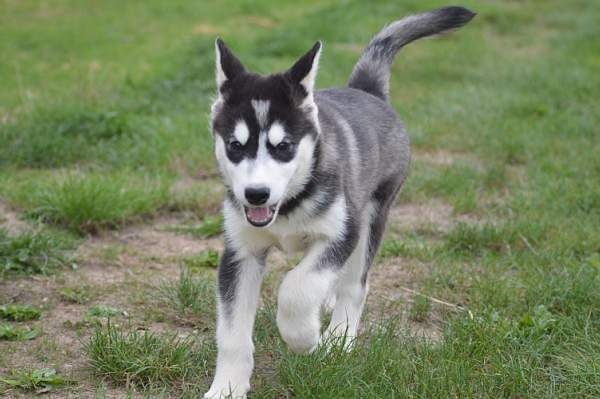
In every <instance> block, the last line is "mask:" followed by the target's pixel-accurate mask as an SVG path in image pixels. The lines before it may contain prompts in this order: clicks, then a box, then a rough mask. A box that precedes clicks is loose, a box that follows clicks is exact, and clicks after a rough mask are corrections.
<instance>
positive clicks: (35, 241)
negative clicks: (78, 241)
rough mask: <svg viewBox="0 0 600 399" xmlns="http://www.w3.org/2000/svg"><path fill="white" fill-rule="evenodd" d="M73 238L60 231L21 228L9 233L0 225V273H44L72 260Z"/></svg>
mask: <svg viewBox="0 0 600 399" xmlns="http://www.w3.org/2000/svg"><path fill="white" fill-rule="evenodd" d="M73 245H74V240H73V239H71V238H70V237H69V236H67V235H66V234H63V233H60V232H54V233H50V232H43V231H41V232H40V231H38V232H31V231H29V232H24V233H20V234H18V235H16V236H10V235H9V234H8V232H7V231H6V230H4V229H0V276H2V275H5V274H12V273H14V274H31V273H41V274H47V273H50V272H53V271H54V270H56V269H57V268H59V267H62V266H65V265H67V264H69V263H70V262H71V261H72V257H71V255H70V253H69V250H70V249H72V248H73Z"/></svg>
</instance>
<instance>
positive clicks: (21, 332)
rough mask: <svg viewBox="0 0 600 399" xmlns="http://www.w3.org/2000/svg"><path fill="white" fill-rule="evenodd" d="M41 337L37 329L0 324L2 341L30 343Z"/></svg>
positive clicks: (0, 338)
mask: <svg viewBox="0 0 600 399" xmlns="http://www.w3.org/2000/svg"><path fill="white" fill-rule="evenodd" d="M38 335H40V330H39V329H37V328H29V327H17V326H14V325H12V324H0V340H6V341H29V340H32V339H35V338H37V337H38Z"/></svg>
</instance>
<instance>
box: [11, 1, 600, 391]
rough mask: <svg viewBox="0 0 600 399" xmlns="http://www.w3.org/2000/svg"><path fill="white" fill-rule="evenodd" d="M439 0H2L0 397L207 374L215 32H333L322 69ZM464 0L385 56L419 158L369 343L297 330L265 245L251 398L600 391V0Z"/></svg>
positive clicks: (336, 65) (326, 72) (386, 262)
mask: <svg viewBox="0 0 600 399" xmlns="http://www.w3.org/2000/svg"><path fill="white" fill-rule="evenodd" d="M446 4H447V3H444V2H441V1H438V0H422V1H415V0H406V1H394V2H391V1H371V2H365V1H358V0H347V1H343V2H337V1H332V0H324V1H312V0H311V1H307V2H297V1H296V2H291V1H289V2H288V1H285V2H275V1H266V0H265V1H258V2H254V1H253V2H250V1H229V0H227V1H203V2H199V1H197V2H174V1H167V0H147V1H128V2H118V1H115V0H107V1H102V2H96V1H91V0H85V1H75V0H59V1H52V2H51V1H34V0H0V9H1V10H2V12H1V13H0V59H2V62H0V81H1V82H2V90H0V396H1V395H2V394H4V395H5V396H6V397H9V398H12V397H15V398H20V397H23V398H25V397H30V396H31V395H32V394H33V393H34V392H49V393H47V395H49V396H50V397H58V398H62V397H100V398H102V397H125V396H127V395H129V397H165V398H172V397H186V398H187V397H189V398H192V397H199V396H200V395H201V394H202V393H203V392H205V391H206V390H207V388H208V385H209V383H210V378H211V376H212V373H213V367H214V360H215V353H216V352H215V351H216V349H215V345H214V342H213V334H214V327H215V326H214V317H215V303H214V281H215V265H216V263H217V261H218V251H220V250H221V249H222V242H221V237H220V218H219V216H218V212H219V206H220V201H221V197H222V193H223V188H222V186H221V184H220V183H219V180H218V176H217V173H216V168H215V165H214V161H213V156H212V140H211V134H210V131H209V128H208V121H207V116H208V112H209V106H210V103H211V98H212V96H213V95H214V93H215V87H214V76H213V74H214V47H213V46H214V39H215V37H216V36H221V37H223V38H224V39H225V40H226V42H227V43H228V44H229V45H230V47H231V48H233V49H234V51H235V52H236V54H238V55H239V56H240V58H241V59H242V60H243V61H244V63H245V64H246V65H247V66H248V67H249V68H251V69H253V70H256V71H259V72H263V73H268V72H273V71H280V70H283V69H285V68H287V67H289V66H290V65H291V64H292V62H293V61H294V60H295V59H296V58H297V57H298V56H299V55H301V54H303V53H304V51H306V50H307V49H308V48H310V46H311V45H312V44H313V43H314V41H315V40H317V39H322V40H323V42H324V52H323V56H322V57H321V66H320V71H319V76H318V79H317V86H318V87H321V88H324V87H328V86H334V85H343V84H345V81H346V79H347V77H348V75H349V73H350V71H351V69H352V66H353V64H354V62H355V61H356V60H357V58H358V56H359V54H360V51H361V49H362V47H363V45H364V44H365V43H366V42H367V41H368V39H369V38H370V37H371V36H372V35H373V34H374V33H375V32H376V31H377V30H378V29H379V28H380V27H381V26H383V25H384V24H386V23H388V22H391V21H392V20H393V19H395V18H399V17H401V16H404V15H406V14H408V13H411V12H417V11H422V10H426V9H430V8H434V7H438V6H442V5H446ZM462 4H463V5H465V6H467V7H469V8H471V9H473V10H474V11H476V12H477V13H478V16H477V17H476V18H475V19H474V20H473V21H472V22H471V23H470V24H469V25H468V26H466V27H465V28H462V29H460V30H459V31H457V32H454V33H452V34H450V35H447V36H443V37H438V38H433V39H431V40H424V41H421V42H418V43H414V44H411V45H410V46H408V47H406V48H405V49H403V50H402V51H401V53H400V54H399V55H398V57H397V60H396V63H395V65H394V68H393V72H392V82H391V98H392V103H393V105H394V107H395V109H396V110H397V111H398V113H399V114H400V116H401V117H402V118H403V120H404V121H405V123H406V125H407V127H408V131H409V134H410V137H411V142H412V148H413V161H412V166H411V172H410V176H409V178H408V181H407V183H406V185H405V187H404V189H403V191H402V193H401V195H400V197H399V200H398V203H397V204H396V206H395V208H394V209H393V211H392V213H391V216H390V223H389V228H388V231H387V233H386V236H385V240H384V244H383V246H382V249H381V251H380V253H379V255H378V258H377V261H376V265H375V266H374V268H373V271H372V275H371V277H370V287H371V289H370V296H369V299H368V303H367V308H368V309H367V310H366V313H365V316H364V323H363V329H362V333H361V336H360V338H359V340H358V341H357V344H356V346H355V347H354V349H353V350H352V351H350V352H345V351H343V350H341V347H340V348H337V347H334V348H333V349H332V350H330V351H329V352H326V351H324V350H318V351H317V352H316V353H314V354H312V355H310V356H299V355H295V354H292V353H290V352H289V351H288V350H287V349H286V347H285V345H284V344H283V343H282V341H281V340H280V338H279V336H278V332H277V329H276V326H275V321H274V310H275V307H276V303H275V294H274V293H275V292H276V289H277V286H278V283H279V282H280V281H281V277H282V275H283V274H284V272H285V271H286V270H289V269H290V268H291V267H293V265H294V259H285V258H284V257H283V256H281V255H280V254H278V253H275V254H274V255H273V256H271V258H270V259H269V264H270V268H269V274H268V276H267V279H266V284H265V286H264V289H263V295H262V302H261V307H260V310H259V315H258V319H257V325H256V331H255V336H256V368H255V373H254V377H253V381H252V386H253V392H252V395H251V397H252V398H273V397H281V398H286V397H295V398H404V397H425V398H447V397H478V398H479V397H490V398H500V397H507V398H529V397H532V398H549V397H572V398H585V397H589V398H592V397H600V156H598V154H600V112H599V110H600V95H599V94H598V93H600V74H599V73H598V71H600V40H598V38H599V37H600V25H599V24H598V21H599V20H600V3H599V2H598V1H594V0H573V1H570V2H568V4H567V2H564V1H559V0H544V1H541V0H537V1H536V0H527V1H503V0H490V1H486V2H476V1H472V0H464V1H463V2H462Z"/></svg>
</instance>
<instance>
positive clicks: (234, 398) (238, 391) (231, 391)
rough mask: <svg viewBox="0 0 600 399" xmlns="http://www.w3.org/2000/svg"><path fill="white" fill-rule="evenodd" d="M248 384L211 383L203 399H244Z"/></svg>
mask: <svg viewBox="0 0 600 399" xmlns="http://www.w3.org/2000/svg"><path fill="white" fill-rule="evenodd" d="M249 390H250V383H238V384H236V383H233V382H231V381H229V380H228V381H227V382H225V381H217V380H216V379H215V381H213V383H212V385H211V386H210V389H209V390H208V392H207V393H205V394H204V399H239V398H242V399H246V394H247V393H248V391H249Z"/></svg>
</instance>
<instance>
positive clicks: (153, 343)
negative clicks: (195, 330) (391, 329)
mask: <svg viewBox="0 0 600 399" xmlns="http://www.w3.org/2000/svg"><path fill="white" fill-rule="evenodd" d="M196 346H197V345H196V341H195V340H194V337H193V336H188V337H187V338H178V337H176V336H175V335H170V336H159V335H156V334H153V333H150V332H148V331H144V332H140V331H122V330H119V329H117V328H116V327H115V326H114V325H112V324H110V323H109V324H108V326H107V327H106V328H97V329H96V330H95V331H94V334H93V335H92V337H91V339H90V341H89V342H88V343H87V345H86V352H87V354H88V356H89V360H90V364H91V366H92V367H93V368H94V371H95V372H96V373H97V374H99V375H101V376H103V377H106V378H109V379H111V380H113V381H115V382H119V383H127V384H132V385H137V386H141V387H145V388H149V387H156V386H160V385H163V384H166V385H172V384H175V383H177V382H179V381H181V380H183V379H185V378H187V377H188V376H190V375H191V376H193V375H194V374H193V373H194V372H196V371H197V369H198V367H199V366H202V365H203V363H204V362H205V360H204V359H203V358H202V357H201V356H200V355H201V354H202V353H201V352H198V349H197V347H196Z"/></svg>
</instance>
